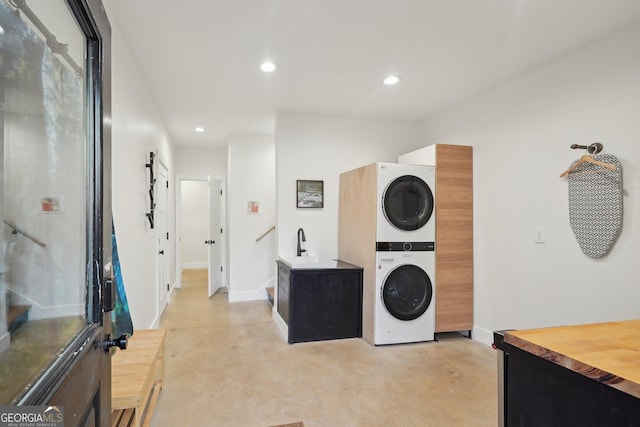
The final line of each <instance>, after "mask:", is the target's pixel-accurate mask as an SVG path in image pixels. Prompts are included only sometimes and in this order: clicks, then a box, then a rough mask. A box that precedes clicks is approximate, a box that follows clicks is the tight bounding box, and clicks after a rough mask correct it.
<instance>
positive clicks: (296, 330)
mask: <svg viewBox="0 0 640 427" xmlns="http://www.w3.org/2000/svg"><path fill="white" fill-rule="evenodd" d="M277 265H278V296H277V298H278V314H279V315H280V317H281V318H282V320H284V322H285V323H286V324H287V326H288V341H289V344H293V343H297V342H306V341H321V340H332V339H340V338H356V337H358V338H359V337H362V268H360V267H357V266H355V265H352V264H348V263H345V262H341V261H338V263H337V266H336V268H323V269H291V268H290V267H289V266H288V265H286V264H285V263H283V262H281V261H277Z"/></svg>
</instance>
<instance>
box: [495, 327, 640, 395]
mask: <svg viewBox="0 0 640 427" xmlns="http://www.w3.org/2000/svg"><path fill="white" fill-rule="evenodd" d="M504 342H506V343H508V344H511V345H513V346H515V347H518V348H521V349H522V350H525V351H527V352H529V353H532V354H535V355H536V356H539V357H541V358H543V359H546V360H548V361H550V362H553V363H555V364H557V365H560V366H563V367H565V368H567V369H570V370H572V371H574V372H578V373H580V374H581V375H584V376H586V377H588V378H591V379H593V380H595V381H598V382H601V383H604V384H607V385H609V386H611V387H614V388H616V389H619V390H621V391H624V392H625V393H628V394H630V395H632V396H635V397H638V398H640V320H628V321H620V322H606V323H594V324H588V325H576V326H561V327H553V328H542V329H529V330H522V331H505V332H504Z"/></svg>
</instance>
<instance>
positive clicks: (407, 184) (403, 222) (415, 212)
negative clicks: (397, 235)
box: [382, 175, 433, 231]
mask: <svg viewBox="0 0 640 427" xmlns="http://www.w3.org/2000/svg"><path fill="white" fill-rule="evenodd" d="M382 208H383V209H382V210H383V212H384V215H385V217H386V218H387V221H389V222H390V223H391V224H392V225H393V226H394V227H396V228H398V229H400V230H405V231H413V230H418V229H420V228H422V227H423V226H424V225H425V224H426V223H427V222H428V221H429V218H431V215H432V214H433V192H432V191H431V188H429V185H427V183H426V182H424V181H423V180H422V179H421V178H419V177H417V176H414V175H403V176H401V177H398V178H396V179H394V180H393V181H392V182H391V183H390V184H389V185H388V186H387V188H386V189H385V191H384V195H383V197H382Z"/></svg>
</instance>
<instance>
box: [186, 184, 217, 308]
mask: <svg viewBox="0 0 640 427" xmlns="http://www.w3.org/2000/svg"><path fill="white" fill-rule="evenodd" d="M176 181H177V185H176V234H177V235H176V237H177V238H176V287H178V288H180V287H182V274H183V270H188V271H189V272H192V273H195V274H202V273H203V270H206V274H207V282H208V286H207V294H208V296H209V297H211V296H213V295H214V294H215V293H216V292H224V291H226V288H227V275H226V271H227V265H226V264H227V261H226V254H227V241H226V232H225V228H226V206H225V191H224V187H225V180H224V178H219V177H213V176H210V175H195V176H178V177H177V179H176ZM198 271H199V272H198Z"/></svg>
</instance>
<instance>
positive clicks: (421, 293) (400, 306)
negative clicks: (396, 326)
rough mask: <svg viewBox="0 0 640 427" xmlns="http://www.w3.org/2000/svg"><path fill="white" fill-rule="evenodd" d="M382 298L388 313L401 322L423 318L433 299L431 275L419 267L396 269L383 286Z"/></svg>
mask: <svg viewBox="0 0 640 427" xmlns="http://www.w3.org/2000/svg"><path fill="white" fill-rule="evenodd" d="M381 298H382V301H383V302H384V306H385V307H386V308H387V311H389V313H390V314H391V315H392V316H393V317H395V318H396V319H400V320H414V319H417V318H418V317H420V316H422V315H423V314H424V312H425V311H427V308H429V304H431V299H432V298H433V285H432V283H431V279H430V278H429V275H428V274H427V273H425V271H424V270H423V269H421V268H420V267H418V266H417V265H412V264H405V265H401V266H399V267H396V268H395V269H394V270H392V271H391V272H390V273H389V274H388V275H387V277H385V280H384V283H383V285H382V292H381Z"/></svg>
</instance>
